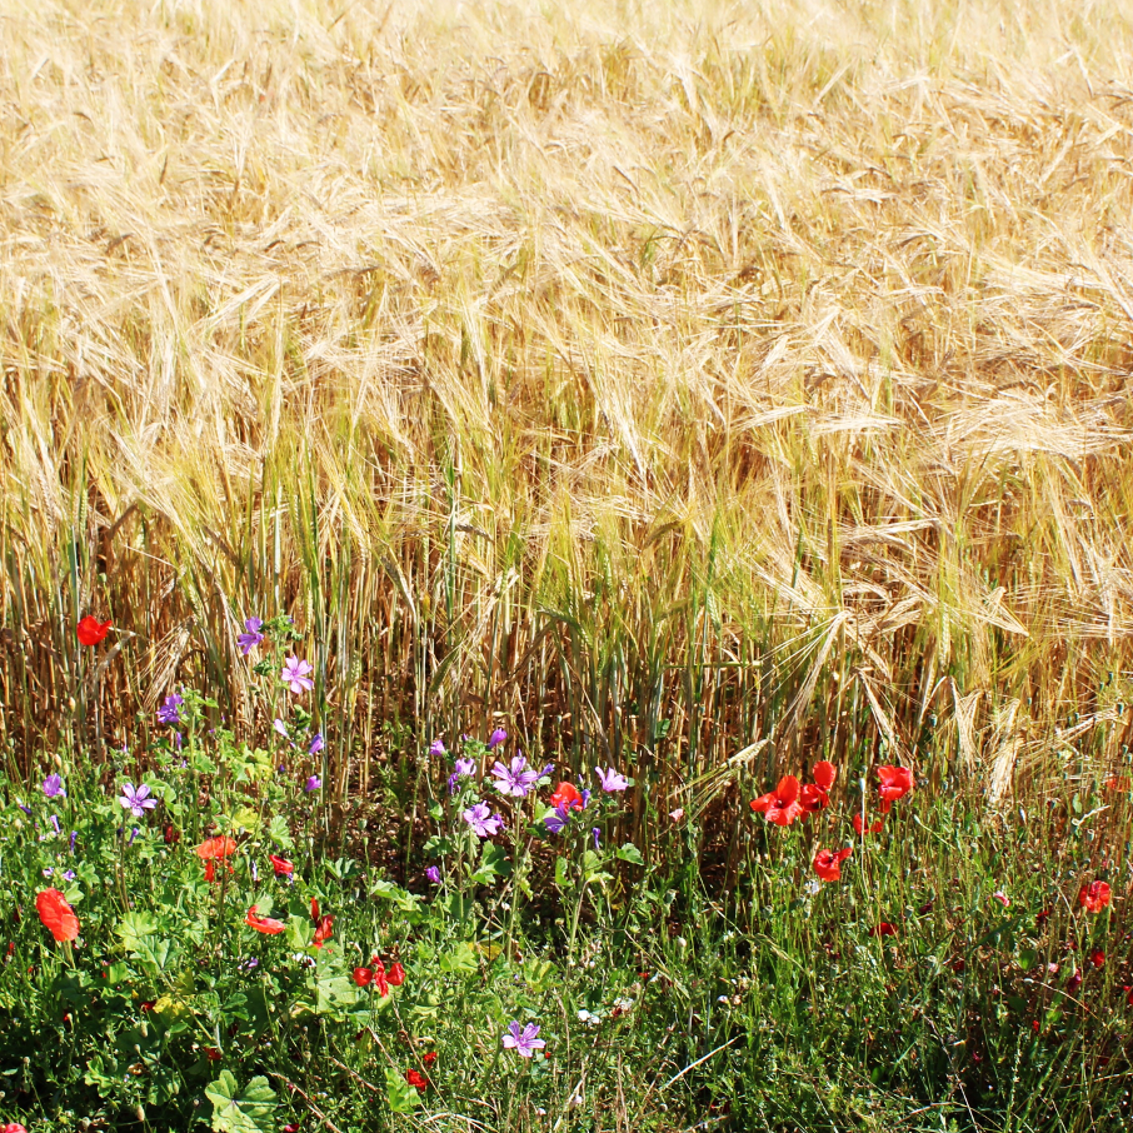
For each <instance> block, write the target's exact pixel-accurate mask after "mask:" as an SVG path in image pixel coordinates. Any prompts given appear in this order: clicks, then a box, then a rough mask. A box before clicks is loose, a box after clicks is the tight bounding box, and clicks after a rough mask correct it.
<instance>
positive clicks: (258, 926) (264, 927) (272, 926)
mask: <svg viewBox="0 0 1133 1133" xmlns="http://www.w3.org/2000/svg"><path fill="white" fill-rule="evenodd" d="M244 923H245V924H246V925H247V926H248V927H249V928H254V929H255V930H256V932H264V933H267V934H268V935H269V936H275V934H276V933H279V932H282V931H283V930H284V929H285V928H286V927H287V925H285V924H284V923H283V921H277V920H273V919H272V918H271V917H261V916H260V915H259V913H257V912H256V906H255V905H253V906H252V907H251V908H250V909H249V910H248V915H247V916H246V917H245V918H244Z"/></svg>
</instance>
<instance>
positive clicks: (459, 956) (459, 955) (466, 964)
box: [440, 941, 480, 976]
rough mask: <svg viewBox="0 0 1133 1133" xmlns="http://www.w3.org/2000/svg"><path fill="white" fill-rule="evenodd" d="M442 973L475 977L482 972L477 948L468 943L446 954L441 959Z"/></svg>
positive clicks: (464, 942)
mask: <svg viewBox="0 0 1133 1133" xmlns="http://www.w3.org/2000/svg"><path fill="white" fill-rule="evenodd" d="M440 966H441V971H442V972H450V973H451V974H453V975H460V976H474V975H475V974H476V973H477V972H478V971H479V970H480V961H479V959H478V957H477V955H476V947H475V945H473V944H469V943H468V942H467V941H461V943H459V944H457V945H455V946H454V947H453V948H452V950H451V951H450V952H446V953H445V954H444V955H443V956H442V957H441V959H440Z"/></svg>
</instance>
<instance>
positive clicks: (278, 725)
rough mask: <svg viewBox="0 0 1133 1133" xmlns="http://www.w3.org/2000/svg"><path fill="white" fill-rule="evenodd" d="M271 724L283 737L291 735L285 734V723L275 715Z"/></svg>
mask: <svg viewBox="0 0 1133 1133" xmlns="http://www.w3.org/2000/svg"><path fill="white" fill-rule="evenodd" d="M271 726H272V727H273V728H274V729H275V730H276V731H277V732H278V733H279V734H280V735H281V736H282V737H283V738H284V739H285V740H288V739H290V738H291V737H290V736H289V735H288V734H287V725H286V724H285V723H284V722H283V721H282V720H281V719H280V718H279V717H278V716H277V717H276V718H275V719H274V720H273V721H272V722H271Z"/></svg>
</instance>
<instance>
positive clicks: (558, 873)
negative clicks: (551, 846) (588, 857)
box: [555, 856, 570, 889]
mask: <svg viewBox="0 0 1133 1133" xmlns="http://www.w3.org/2000/svg"><path fill="white" fill-rule="evenodd" d="M555 884H556V885H557V886H558V887H559V888H560V889H566V888H567V887H568V886H569V885H570V878H569V877H568V876H567V860H566V858H565V857H562V856H559V857H557V858H556V859H555Z"/></svg>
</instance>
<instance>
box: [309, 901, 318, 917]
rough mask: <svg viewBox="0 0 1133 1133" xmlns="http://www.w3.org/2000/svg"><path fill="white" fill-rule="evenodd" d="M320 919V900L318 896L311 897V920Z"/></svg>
mask: <svg viewBox="0 0 1133 1133" xmlns="http://www.w3.org/2000/svg"><path fill="white" fill-rule="evenodd" d="M318 919H319V902H318V898H316V897H312V898H311V920H313V921H317V920H318Z"/></svg>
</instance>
